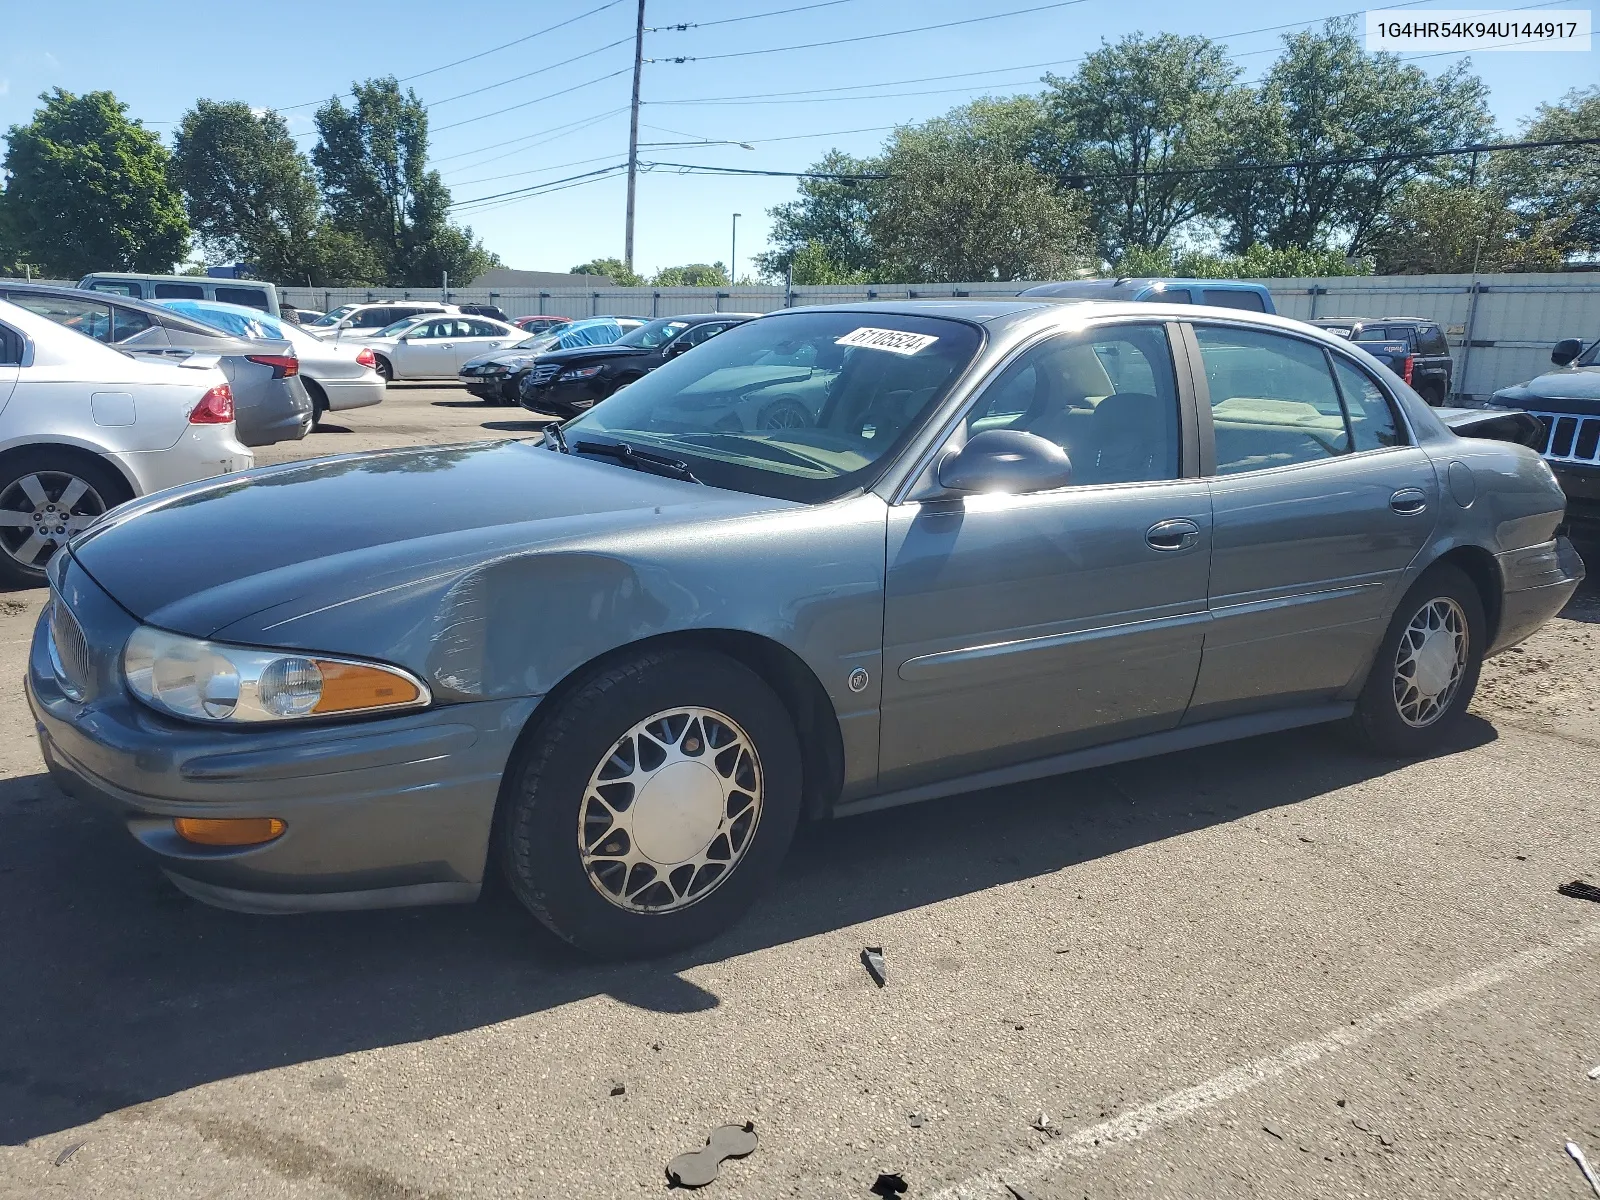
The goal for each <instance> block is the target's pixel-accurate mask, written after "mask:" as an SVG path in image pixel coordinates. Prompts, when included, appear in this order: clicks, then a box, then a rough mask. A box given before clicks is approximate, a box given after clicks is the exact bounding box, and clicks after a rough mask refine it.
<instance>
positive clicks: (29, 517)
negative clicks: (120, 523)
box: [0, 450, 132, 587]
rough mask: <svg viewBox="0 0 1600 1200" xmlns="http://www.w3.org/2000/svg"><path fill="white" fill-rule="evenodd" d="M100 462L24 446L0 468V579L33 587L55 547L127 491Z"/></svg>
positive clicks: (41, 579)
mask: <svg viewBox="0 0 1600 1200" xmlns="http://www.w3.org/2000/svg"><path fill="white" fill-rule="evenodd" d="M131 494H132V493H131V490H130V489H129V488H128V486H127V484H126V483H124V482H123V481H122V480H121V479H120V478H118V477H117V475H116V473H115V472H114V471H113V470H112V469H111V468H110V467H107V466H104V465H102V464H100V463H96V462H91V461H87V460H85V459H82V458H80V457H78V456H77V455H74V454H62V453H60V452H57V451H50V450H40V451H28V452H25V453H22V454H17V455H13V456H10V457H8V458H7V460H6V463H5V466H3V467H0V551H4V553H0V582H3V583H9V584H13V585H20V586H22V587H36V586H38V585H39V584H42V583H44V582H45V574H44V569H45V566H46V565H47V564H48V563H49V562H50V559H51V558H52V557H53V556H54V554H55V552H56V550H58V549H59V548H60V547H62V546H64V545H66V544H67V541H68V539H70V538H71V537H72V536H73V535H74V534H76V533H81V532H82V531H83V530H85V529H87V528H88V527H89V526H90V525H93V524H94V523H95V522H96V521H98V520H99V519H100V518H101V517H102V516H103V515H105V513H106V512H107V511H108V510H110V509H111V508H113V507H115V506H116V505H118V504H121V503H122V502H123V501H124V500H127V499H129V498H130V496H131Z"/></svg>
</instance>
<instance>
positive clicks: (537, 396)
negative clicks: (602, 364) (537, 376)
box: [517, 377, 605, 420]
mask: <svg viewBox="0 0 1600 1200" xmlns="http://www.w3.org/2000/svg"><path fill="white" fill-rule="evenodd" d="M603 399H605V394H604V385H603V384H602V383H601V380H600V378H598V377H597V378H595V379H577V380H573V381H572V382H571V383H563V382H562V381H561V380H560V379H557V380H556V381H555V382H554V383H547V384H545V385H544V386H543V387H533V386H531V385H528V384H524V385H523V387H522V389H521V394H520V395H519V396H518V397H517V402H518V403H519V404H521V405H522V407H523V408H525V409H527V410H528V411H529V412H536V413H549V414H550V415H552V416H557V417H560V418H562V419H563V420H565V419H567V418H569V417H575V416H577V415H578V414H579V413H586V412H588V411H589V410H590V409H591V408H593V407H594V406H595V405H596V404H598V403H600V401H601V400H603Z"/></svg>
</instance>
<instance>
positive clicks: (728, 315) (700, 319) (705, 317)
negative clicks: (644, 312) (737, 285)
mask: <svg viewBox="0 0 1600 1200" xmlns="http://www.w3.org/2000/svg"><path fill="white" fill-rule="evenodd" d="M761 315H762V314H760V313H736V312H709V313H669V314H667V315H666V316H661V317H651V318H650V319H651V320H652V321H687V322H688V323H689V324H691V325H700V324H703V323H704V322H706V321H754V320H755V319H756V318H757V317H759V316H761Z"/></svg>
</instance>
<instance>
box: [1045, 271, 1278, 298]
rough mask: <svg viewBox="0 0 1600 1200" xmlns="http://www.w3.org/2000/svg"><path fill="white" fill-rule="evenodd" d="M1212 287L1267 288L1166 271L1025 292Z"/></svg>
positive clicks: (1114, 293)
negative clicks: (1166, 274) (1195, 277)
mask: <svg viewBox="0 0 1600 1200" xmlns="http://www.w3.org/2000/svg"><path fill="white" fill-rule="evenodd" d="M1151 287H1155V288H1169V287H1171V288H1200V289H1202V290H1204V289H1205V288H1210V289H1211V290H1212V291H1224V292H1264V291H1266V290H1267V288H1266V287H1265V285H1263V284H1259V283H1252V282H1250V281H1249V280H1246V279H1182V278H1178V277H1176V276H1173V277H1168V276H1165V275H1121V276H1118V277H1117V278H1115V279H1065V280H1061V281H1060V282H1057V283H1041V284H1039V285H1038V286H1037V287H1031V288H1028V289H1026V290H1025V291H1023V292H1022V293H1021V294H1022V295H1024V296H1062V297H1068V298H1071V297H1079V298H1082V297H1091V296H1092V297H1096V298H1098V297H1099V295H1100V293H1102V292H1103V293H1105V294H1106V298H1107V299H1117V298H1120V297H1122V296H1128V297H1130V298H1131V297H1133V296H1135V295H1137V294H1138V293H1140V292H1142V291H1144V290H1145V289H1146V288H1151Z"/></svg>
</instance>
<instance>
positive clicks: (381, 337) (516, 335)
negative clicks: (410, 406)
mask: <svg viewBox="0 0 1600 1200" xmlns="http://www.w3.org/2000/svg"><path fill="white" fill-rule="evenodd" d="M527 338H528V335H527V334H525V333H523V332H522V330H520V329H518V328H517V327H516V326H515V325H508V324H506V323H505V322H504V321H496V320H493V319H492V318H490V317H473V316H466V315H462V314H451V313H441V314H435V315H432V316H426V317H407V318H405V319H404V320H401V321H396V322H395V323H394V324H393V325H390V326H389V327H388V328H386V329H380V330H379V331H378V332H377V333H375V334H371V335H368V336H365V337H352V336H350V335H349V334H346V335H345V337H344V338H343V341H344V343H345V344H347V345H350V344H355V345H361V346H366V347H368V348H369V349H370V350H371V351H372V353H373V354H375V355H376V356H377V366H378V374H380V375H382V376H383V377H384V379H386V380H388V379H454V378H455V377H456V373H457V372H459V371H460V370H461V368H462V367H463V366H464V365H465V364H466V362H467V360H468V359H472V358H477V357H478V356H479V355H482V354H490V353H493V352H494V351H496V350H499V349H501V348H502V347H504V346H511V345H515V344H516V343H517V342H522V341H526V340H527Z"/></svg>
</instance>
